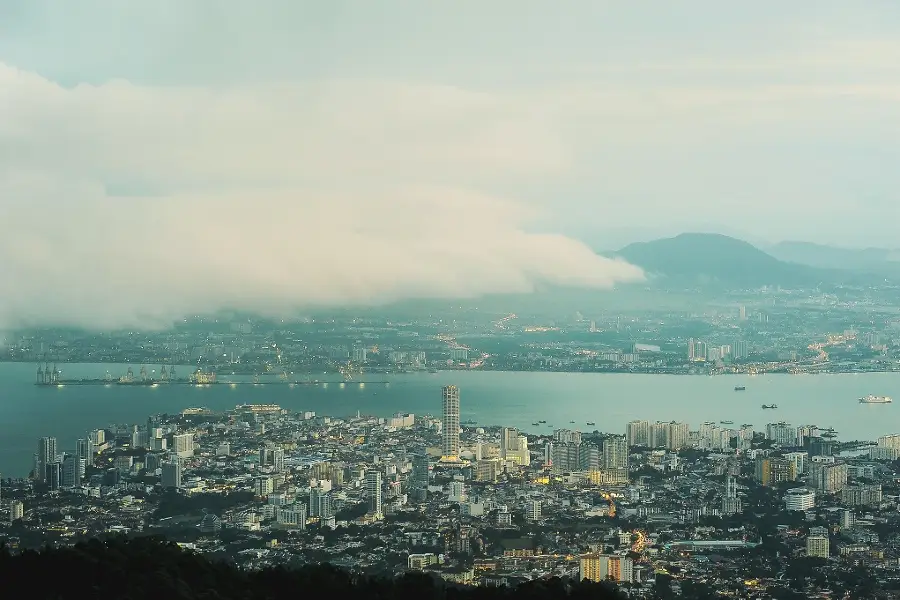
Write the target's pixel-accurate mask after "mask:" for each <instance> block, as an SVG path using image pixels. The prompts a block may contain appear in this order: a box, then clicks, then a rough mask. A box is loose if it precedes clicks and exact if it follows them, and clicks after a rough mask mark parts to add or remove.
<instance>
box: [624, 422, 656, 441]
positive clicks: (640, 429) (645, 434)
mask: <svg viewBox="0 0 900 600" xmlns="http://www.w3.org/2000/svg"><path fill="white" fill-rule="evenodd" d="M625 439H626V441H627V442H628V445H629V446H650V423H649V422H648V421H641V420H638V421H631V422H630V423H628V425H626V426H625Z"/></svg>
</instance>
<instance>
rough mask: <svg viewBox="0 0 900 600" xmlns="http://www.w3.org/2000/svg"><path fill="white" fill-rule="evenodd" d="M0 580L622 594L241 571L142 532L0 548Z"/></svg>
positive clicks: (236, 589)
mask: <svg viewBox="0 0 900 600" xmlns="http://www.w3.org/2000/svg"><path fill="white" fill-rule="evenodd" d="M0 581H3V586H4V588H5V589H9V590H27V594H28V597H29V598H33V599H34V600H45V599H47V600H50V599H52V600H68V599H70V598H72V599H76V598H77V599H79V600H80V599H81V598H117V599H120V600H143V599H147V600H150V599H151V598H152V599H153V600H158V599H159V598H169V599H172V600H176V599H177V600H195V599H196V600H231V599H235V600H237V599H240V600H270V599H272V600H274V599H276V598H277V599H279V600H281V599H283V598H290V597H296V596H297V594H298V593H303V591H309V590H315V593H316V594H317V595H321V596H322V597H326V598H341V599H353V598H359V599H366V600H368V599H372V600H374V599H376V598H377V599H378V600H401V599H403V600H406V599H410V600H432V599H434V600H494V599H496V600H500V599H504V600H506V599H508V600H544V599H567V600H568V599H571V600H607V599H611V600H613V599H620V598H623V597H624V596H622V595H620V594H618V593H617V592H616V591H615V590H614V589H612V588H610V587H609V586H607V585H605V584H596V583H588V582H582V583H571V584H567V583H566V582H564V581H562V580H560V579H558V578H554V579H547V580H539V581H533V582H529V583H526V584H523V585H520V586H518V587H515V588H484V587H482V588H475V587H462V586H454V585H452V584H447V583H444V582H443V581H442V580H440V579H439V578H437V577H435V576H433V575H429V574H424V573H411V574H407V575H404V576H402V577H398V578H386V577H367V576H360V575H355V574H352V573H350V572H348V571H344V570H342V569H338V568H336V567H332V566H330V565H318V566H306V567H301V568H299V569H288V568H285V567H271V568H267V569H264V570H260V571H242V570H239V569H237V568H235V567H233V566H231V565H228V564H226V563H219V562H214V561H210V560H207V559H206V558H204V557H203V556H201V555H199V554H196V553H193V552H190V551H186V550H183V549H181V548H180V547H179V546H178V545H176V544H172V543H168V542H166V541H165V540H161V539H159V538H147V537H145V538H135V539H116V540H112V541H107V542H101V541H99V540H92V541H90V542H87V543H84V544H78V545H76V546H73V547H68V548H59V549H51V548H47V549H44V550H42V551H40V552H36V551H25V552H22V553H21V554H15V555H11V554H10V553H9V552H7V551H6V550H5V549H3V551H2V552H0Z"/></svg>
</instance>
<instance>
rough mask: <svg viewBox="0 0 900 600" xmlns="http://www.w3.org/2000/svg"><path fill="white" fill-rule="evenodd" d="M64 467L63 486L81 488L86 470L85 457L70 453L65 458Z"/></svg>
mask: <svg viewBox="0 0 900 600" xmlns="http://www.w3.org/2000/svg"><path fill="white" fill-rule="evenodd" d="M62 469H63V476H62V477H63V480H62V487H64V488H69V489H77V488H80V487H81V480H82V478H83V477H84V471H85V465H84V459H83V458H79V457H77V456H75V455H68V456H66V458H65V460H63V467H62Z"/></svg>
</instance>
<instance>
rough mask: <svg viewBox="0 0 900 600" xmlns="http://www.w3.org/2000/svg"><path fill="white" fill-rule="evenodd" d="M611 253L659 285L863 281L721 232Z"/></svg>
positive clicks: (801, 284) (795, 284)
mask: <svg viewBox="0 0 900 600" xmlns="http://www.w3.org/2000/svg"><path fill="white" fill-rule="evenodd" d="M610 255H611V256H614V257H617V258H621V259H623V260H626V261H628V262H629V263H631V264H633V265H635V266H638V267H641V268H642V269H644V271H645V273H646V274H647V276H648V278H650V279H651V281H657V282H660V281H666V282H671V283H674V282H679V283H685V284H701V285H712V286H716V285H719V286H739V287H762V286H766V285H771V286H781V287H788V288H790V287H812V286H818V285H819V284H822V283H826V284H840V283H850V282H853V281H855V280H858V279H859V277H858V276H857V275H855V274H853V273H850V272H845V271H842V270H839V269H834V268H828V267H816V266H810V265H806V264H800V263H796V262H788V261H784V260H781V259H779V258H777V257H775V256H772V255H771V254H769V253H767V252H765V251H763V250H761V249H760V248H758V247H757V246H754V245H753V244H750V243H749V242H745V241H743V240H740V239H737V238H732V237H729V236H726V235H722V234H716V233H690V232H688V233H682V234H679V235H676V236H674V237H670V238H661V239H657V240H653V241H649V242H635V243H632V244H628V245H627V246H624V247H623V248H621V249H620V250H618V251H617V252H615V253H610Z"/></svg>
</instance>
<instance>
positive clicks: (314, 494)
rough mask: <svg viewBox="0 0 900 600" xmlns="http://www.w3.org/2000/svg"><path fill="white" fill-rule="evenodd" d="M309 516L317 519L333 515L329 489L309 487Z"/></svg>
mask: <svg viewBox="0 0 900 600" xmlns="http://www.w3.org/2000/svg"><path fill="white" fill-rule="evenodd" d="M309 516H310V517H318V518H319V519H327V518H328V517H331V516H334V511H333V509H332V496H331V490H330V489H325V488H323V487H318V486H317V487H312V488H310V489H309Z"/></svg>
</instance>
